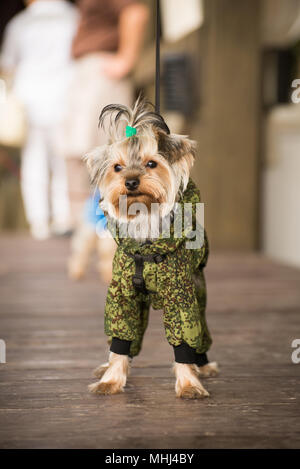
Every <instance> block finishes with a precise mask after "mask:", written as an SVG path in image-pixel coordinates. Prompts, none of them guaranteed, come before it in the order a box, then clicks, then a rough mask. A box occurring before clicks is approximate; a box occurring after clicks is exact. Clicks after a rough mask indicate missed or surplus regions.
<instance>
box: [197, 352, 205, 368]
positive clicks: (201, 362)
mask: <svg viewBox="0 0 300 469" xmlns="http://www.w3.org/2000/svg"><path fill="white" fill-rule="evenodd" d="M195 363H196V365H197V366H204V365H207V363H208V358H207V355H206V353H196V361H195Z"/></svg>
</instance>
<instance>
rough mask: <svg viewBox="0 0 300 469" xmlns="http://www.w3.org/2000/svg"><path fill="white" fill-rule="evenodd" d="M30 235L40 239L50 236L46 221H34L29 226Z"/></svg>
mask: <svg viewBox="0 0 300 469" xmlns="http://www.w3.org/2000/svg"><path fill="white" fill-rule="evenodd" d="M30 233H31V236H32V237H33V238H34V239H38V240H40V241H42V240H44V239H48V238H49V237H50V230H49V226H48V225H47V223H36V224H34V225H31V227H30Z"/></svg>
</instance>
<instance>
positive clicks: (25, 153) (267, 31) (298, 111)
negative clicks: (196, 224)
mask: <svg viewBox="0 0 300 469" xmlns="http://www.w3.org/2000/svg"><path fill="white" fill-rule="evenodd" d="M155 4H156V2H155V1H154V0H145V1H144V0H78V1H74V2H69V1H66V0H28V1H26V2H23V1H22V0H1V2H0V42H1V47H0V259H1V262H0V312H1V324H0V326H1V327H0V381H1V388H0V389H1V391H0V410H1V413H0V415H1V425H0V447H4V448H12V447H13V448H51V447H54V448H111V447H113V448H183V447H184V448H195V447H196V448H224V447H225V448H235V447H239V448H245V447H248V448H256V447H259V448H260V447H264V448H279V447H280V448H292V447H293V448H294V447H297V448H299V447H300V426H299V425H300V419H299V389H300V386H299V383H300V374H299V372H300V365H299V362H300V356H299V352H300V350H299V345H298V344H299V343H300V339H299V336H300V333H299V330H300V329H299V317H300V316H299V304H300V270H299V268H300V243H299V240H300V216H299V207H300V183H299V179H300V66H299V64H300V0H160V13H161V25H160V34H161V113H162V114H163V116H164V117H165V119H166V122H167V123H168V125H169V127H170V128H171V130H172V131H173V132H175V133H182V134H189V135H190V136H191V137H192V138H193V139H195V140H196V141H197V143H198V154H197V159H196V163H195V166H194V168H193V170H192V177H193V179H194V180H195V182H196V183H197V185H198V187H199V188H200V190H201V194H202V200H203V202H204V203H205V226H206V229H207V233H208V238H209V241H210V248H211V251H212V255H211V256H210V259H209V263H208V266H207V269H206V279H207V288H208V308H207V311H208V318H209V327H210V329H211V332H212V336H213V339H214V345H213V348H212V350H211V351H209V359H210V360H216V361H218V362H219V363H220V366H221V375H220V377H218V378H216V379H214V378H213V379H212V380H210V381H209V382H208V383H207V386H208V390H209V392H210V393H211V396H212V397H211V398H210V399H211V400H210V401H209V403H207V401H206V402H203V403H200V402H199V403H197V404H196V403H189V402H186V401H184V402H183V401H181V400H179V399H176V400H175V398H174V397H175V396H174V395H173V388H174V383H173V378H172V377H171V374H170V373H169V369H170V365H171V362H172V359H173V354H172V350H171V347H169V345H168V343H167V341H166V340H165V338H164V331H163V327H162V317H161V313H160V312H153V314H152V313H151V315H150V324H149V328H150V331H149V332H148V334H147V336H146V337H145V343H144V348H143V353H142V354H141V355H140V356H139V357H138V358H137V359H134V366H133V368H132V374H131V378H130V383H129V386H128V388H127V389H126V391H125V393H124V394H123V393H122V394H120V395H119V396H114V398H113V399H110V398H109V397H107V398H103V400H102V399H98V398H97V397H95V396H92V395H90V394H89V393H87V385H88V384H89V383H90V382H91V370H92V369H93V368H95V367H96V366H98V365H99V363H101V362H103V361H105V360H106V358H104V357H106V354H107V337H106V336H105V334H104V331H103V324H102V323H103V315H104V304H105V298H106V292H107V282H108V281H109V279H110V276H111V261H112V255H113V252H114V249H115V246H114V242H113V240H112V239H110V238H101V236H98V235H99V234H100V233H101V232H102V231H103V230H104V229H105V218H104V215H103V213H101V212H100V211H98V210H97V206H98V202H99V197H100V194H99V193H94V192H93V191H91V188H90V186H89V181H88V176H87V172H86V168H85V165H84V164H83V162H82V155H84V154H85V152H87V151H90V150H91V149H92V148H93V147H95V146H96V145H99V144H101V143H104V142H105V135H104V133H103V132H102V131H101V130H98V117H99V114H100V111H101V109H102V108H103V106H105V105H106V104H109V103H113V102H118V103H123V104H131V103H132V101H133V100H134V98H135V97H137V95H138V94H139V93H140V92H141V91H142V92H143V93H144V94H145V95H146V96H147V97H148V98H149V99H150V100H151V101H152V102H154V98H155V92H154V91H155ZM92 254H94V255H93V256H92ZM270 259H271V260H270ZM90 260H91V261H92V267H93V268H92V269H90V272H89V273H88V268H89V267H90V266H89V261H90ZM95 264H97V269H98V271H99V273H100V277H101V280H102V281H99V276H98V275H97V273H96V274H95V270H96V268H95ZM67 269H68V273H69V277H70V278H71V280H69V279H68V277H67V274H66V272H67ZM85 273H88V275H87V277H86V279H85V281H83V282H77V283H75V282H74V281H73V280H78V279H80V278H81V277H83V276H84V274H85ZM3 344H4V345H5V344H6V352H7V353H6V358H5V359H6V363H3V362H4V361H5V359H3V354H2V360H1V345H2V348H3ZM293 344H294V345H293ZM296 347H297V348H296ZM294 349H295V350H294ZM292 353H293V355H295V356H296V358H295V360H293V359H292ZM297 364H298V366H296V365H297ZM205 386H206V384H205ZM194 404H195V405H194Z"/></svg>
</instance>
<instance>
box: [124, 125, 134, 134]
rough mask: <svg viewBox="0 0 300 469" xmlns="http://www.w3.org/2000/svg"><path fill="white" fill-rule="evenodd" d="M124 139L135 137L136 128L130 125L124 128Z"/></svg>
mask: <svg viewBox="0 0 300 469" xmlns="http://www.w3.org/2000/svg"><path fill="white" fill-rule="evenodd" d="M125 135H126V137H133V136H134V135H136V128H135V127H130V125H127V126H126V133H125Z"/></svg>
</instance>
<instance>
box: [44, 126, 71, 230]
mask: <svg viewBox="0 0 300 469" xmlns="http://www.w3.org/2000/svg"><path fill="white" fill-rule="evenodd" d="M60 131H61V130H60V128H59V127H57V128H56V127H54V128H52V129H49V130H48V157H49V165H50V168H51V209H52V229H53V231H54V233H56V234H63V233H65V232H67V231H69V230H70V229H71V220H70V219H71V217H70V202H69V191H68V180H67V170H66V162H65V159H64V158H63V156H62V155H61V154H60V153H59V150H58V141H59V138H60Z"/></svg>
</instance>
